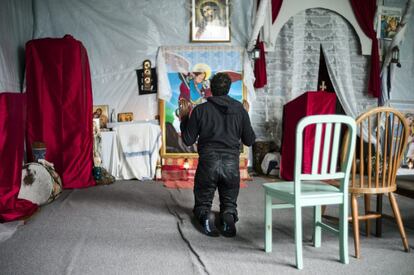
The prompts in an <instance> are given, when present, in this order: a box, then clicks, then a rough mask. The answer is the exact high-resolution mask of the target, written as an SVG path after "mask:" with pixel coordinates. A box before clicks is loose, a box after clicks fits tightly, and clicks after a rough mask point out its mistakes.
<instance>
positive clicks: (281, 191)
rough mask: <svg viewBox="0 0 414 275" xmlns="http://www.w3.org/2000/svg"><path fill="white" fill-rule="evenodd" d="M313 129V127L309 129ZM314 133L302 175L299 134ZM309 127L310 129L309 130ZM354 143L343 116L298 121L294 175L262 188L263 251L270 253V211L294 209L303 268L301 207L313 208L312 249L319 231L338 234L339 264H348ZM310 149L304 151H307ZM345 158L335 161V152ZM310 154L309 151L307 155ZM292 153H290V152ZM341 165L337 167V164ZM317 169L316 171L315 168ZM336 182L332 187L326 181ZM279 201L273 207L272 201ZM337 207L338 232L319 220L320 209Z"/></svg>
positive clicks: (349, 121) (318, 241) (349, 120)
mask: <svg viewBox="0 0 414 275" xmlns="http://www.w3.org/2000/svg"><path fill="white" fill-rule="evenodd" d="M311 125H315V126H316V127H315V126H311ZM344 125H345V126H346V127H347V129H348V131H346V132H345V134H346V135H349V136H348V138H349V139H348V142H347V145H346V146H347V148H342V150H340V148H339V147H340V143H341V142H340V140H341V138H342V137H341V129H342V126H344ZM307 127H310V128H308V129H309V130H310V131H313V129H315V128H316V129H315V142H314V145H313V146H314V147H313V158H312V171H311V173H310V174H303V173H302V154H303V150H304V148H303V144H302V143H303V134H304V130H305V128H307ZM312 127H313V129H312ZM355 139H356V124H355V120H354V119H353V118H351V117H349V116H344V115H315V116H308V117H305V118H303V119H302V120H300V121H299V123H298V125H297V127H296V145H295V168H294V169H295V171H294V179H293V181H282V182H271V183H265V184H263V187H264V191H265V240H264V241H265V251H266V252H267V253H268V252H271V251H272V210H273V209H284V208H294V209H295V244H296V267H297V268H298V269H302V268H303V256H302V207H308V206H313V207H314V235H313V245H314V247H320V246H321V229H325V230H329V231H332V232H335V233H337V234H339V255H340V260H341V262H342V263H344V264H347V263H349V257H348V182H349V175H350V169H351V164H352V163H351V162H352V158H353V154H354V151H355V150H354V148H355ZM309 149H310V148H306V150H309ZM340 151H341V152H342V153H344V154H345V157H342V158H341V159H339V152H340ZM311 152H312V151H311ZM292 153H293V152H292ZM340 161H341V163H340V165H339V167H338V165H337V164H338V163H339V162H340ZM319 166H320V168H319ZM329 180H336V181H339V182H340V186H339V188H338V187H335V186H332V185H330V184H328V183H327V182H326V181H329ZM273 198H274V199H277V200H278V201H282V203H277V204H273V203H272V199H273ZM329 204H338V205H340V210H339V212H340V213H339V215H340V217H339V219H340V221H339V230H338V229H335V228H333V227H331V226H329V225H327V224H324V223H322V220H321V205H329Z"/></svg>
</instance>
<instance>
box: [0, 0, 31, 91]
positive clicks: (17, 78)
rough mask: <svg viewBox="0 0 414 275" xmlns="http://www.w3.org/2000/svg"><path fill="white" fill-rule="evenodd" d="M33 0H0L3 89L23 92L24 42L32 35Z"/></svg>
mask: <svg viewBox="0 0 414 275" xmlns="http://www.w3.org/2000/svg"><path fill="white" fill-rule="evenodd" d="M32 32H33V16H32V1H30V0H1V1H0V92H20V91H21V90H22V86H23V77H24V75H23V71H24V44H25V43H26V41H28V40H30V39H31V38H32Z"/></svg>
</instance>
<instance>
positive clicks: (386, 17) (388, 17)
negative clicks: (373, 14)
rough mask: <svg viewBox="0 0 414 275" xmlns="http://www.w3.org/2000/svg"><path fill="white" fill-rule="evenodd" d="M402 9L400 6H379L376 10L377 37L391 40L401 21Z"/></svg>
mask: <svg viewBox="0 0 414 275" xmlns="http://www.w3.org/2000/svg"><path fill="white" fill-rule="evenodd" d="M401 16H402V10H401V9H400V8H394V7H385V6H380V7H379V12H378V26H377V36H379V37H378V38H381V39H385V40H391V39H392V38H393V37H394V36H395V34H396V33H397V28H398V25H399V24H400V22H401Z"/></svg>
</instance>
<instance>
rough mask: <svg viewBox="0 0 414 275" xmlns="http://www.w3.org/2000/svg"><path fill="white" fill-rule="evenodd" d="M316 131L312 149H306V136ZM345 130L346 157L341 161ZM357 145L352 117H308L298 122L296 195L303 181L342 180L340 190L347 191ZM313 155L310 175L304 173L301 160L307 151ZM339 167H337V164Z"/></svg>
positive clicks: (310, 145)
mask: <svg viewBox="0 0 414 275" xmlns="http://www.w3.org/2000/svg"><path fill="white" fill-rule="evenodd" d="M312 127H313V128H315V139H314V143H313V146H312V144H307V145H306V147H307V148H304V147H303V143H304V142H305V141H304V140H303V137H304V132H305V131H306V130H308V129H312ZM343 127H346V128H347V131H345V135H347V137H348V138H347V145H346V148H343V149H344V150H343V151H342V152H343V153H345V157H343V158H341V159H340V160H341V161H339V152H340V140H341V138H342V135H341V132H342V130H343V129H342V128H343ZM355 143H356V123H355V120H354V119H353V118H352V117H349V116H345V115H314V116H307V117H305V118H303V119H302V120H300V121H299V123H298V125H297V127H296V147H295V177H294V181H295V193H298V192H297V191H298V190H300V188H299V184H300V182H301V181H303V180H339V181H340V183H341V187H340V188H341V190H342V191H343V190H347V188H348V180H349V175H350V171H351V162H352V157H353V154H354V151H355ZM305 150H306V151H307V152H313V153H312V169H311V173H310V174H308V173H307V174H304V173H303V172H302V171H303V169H302V165H303V163H302V156H303V152H304V151H305ZM339 162H340V164H339V165H338V163H339Z"/></svg>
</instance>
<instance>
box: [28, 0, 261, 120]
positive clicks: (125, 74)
mask: <svg viewBox="0 0 414 275" xmlns="http://www.w3.org/2000/svg"><path fill="white" fill-rule="evenodd" d="M231 2H232V5H231V7H230V8H231V18H230V19H231V35H232V37H231V43H227V44H226V43H224V45H232V46H245V45H246V44H247V41H248V34H249V33H250V31H251V11H252V4H253V3H252V1H251V0H239V1H231ZM190 3H191V1H188V0H174V1H171V0H157V1H138V0H135V1H132V0H116V1H114V0H100V1H97V0H95V1H92V0H70V1H69V0H68V1H55V0H34V1H33V8H34V9H33V10H34V18H35V24H34V38H41V37H63V36H64V35H65V34H71V35H73V36H74V37H75V38H76V39H78V40H80V41H82V43H83V44H84V45H85V47H86V49H87V51H88V55H89V60H90V67H91V77H92V87H93V97H94V104H107V105H109V108H110V109H115V112H116V113H119V112H133V113H134V118H135V120H137V119H138V120H140V119H153V118H154V116H155V115H156V114H158V101H157V98H156V95H155V94H152V95H139V94H138V84H137V76H136V71H135V70H136V69H140V68H142V62H143V61H144V60H145V59H150V60H151V62H152V64H153V66H155V59H156V58H155V57H156V53H157V50H158V47H160V46H165V45H188V44H189V38H190V35H189V34H190ZM215 44H216V43H215Z"/></svg>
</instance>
